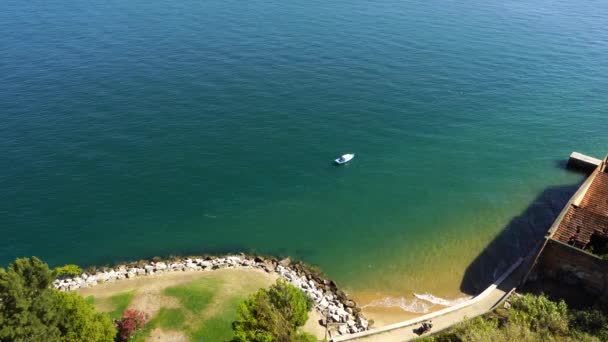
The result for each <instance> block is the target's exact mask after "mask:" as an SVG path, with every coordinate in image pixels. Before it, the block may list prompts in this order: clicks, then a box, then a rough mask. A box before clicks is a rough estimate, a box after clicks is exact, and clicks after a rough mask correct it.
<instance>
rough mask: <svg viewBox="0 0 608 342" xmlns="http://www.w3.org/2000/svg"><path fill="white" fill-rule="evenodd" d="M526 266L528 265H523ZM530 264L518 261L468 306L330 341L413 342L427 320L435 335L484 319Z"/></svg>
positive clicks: (457, 306)
mask: <svg viewBox="0 0 608 342" xmlns="http://www.w3.org/2000/svg"><path fill="white" fill-rule="evenodd" d="M524 264H526V265H524ZM527 264H528V263H527V262H525V263H524V262H523V259H519V260H518V262H517V263H515V264H514V265H513V266H511V268H510V269H509V270H507V271H506V272H505V274H503V275H502V276H501V277H500V278H499V279H497V281H496V282H495V283H494V284H492V285H491V286H490V287H488V288H487V289H486V290H485V291H483V292H482V293H481V294H479V295H477V296H476V297H474V298H472V299H470V300H468V301H467V302H464V303H461V304H459V305H455V306H452V307H448V308H445V309H443V310H439V311H436V312H432V313H430V314H427V315H424V316H421V317H417V318H415V319H412V320H409V321H405V322H400V323H395V324H391V325H387V326H385V327H380V328H376V329H371V330H367V331H364V332H361V333H356V334H351V335H345V336H337V337H334V338H333V339H332V340H331V341H334V342H340V341H357V342H402V341H410V340H413V339H415V338H417V337H419V336H418V335H417V334H415V333H414V331H413V330H414V329H416V328H418V327H419V326H420V323H421V322H422V321H425V320H429V319H430V320H432V321H433V329H432V332H433V333H435V332H438V331H441V330H444V329H446V328H449V327H450V326H452V325H454V324H457V323H460V322H463V321H465V320H467V319H470V318H473V317H476V316H480V315H483V314H485V313H487V312H489V311H492V310H493V309H494V307H495V306H496V305H497V304H499V303H500V302H501V301H502V300H503V299H506V297H507V295H509V294H510V293H511V292H512V290H513V289H514V288H515V287H516V286H517V285H518V284H519V281H520V280H521V279H522V277H523V275H524V274H525V272H526V270H527V268H526V266H528V265H527Z"/></svg>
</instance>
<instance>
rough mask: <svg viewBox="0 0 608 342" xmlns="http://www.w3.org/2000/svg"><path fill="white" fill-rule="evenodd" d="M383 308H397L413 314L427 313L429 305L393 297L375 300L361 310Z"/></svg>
mask: <svg viewBox="0 0 608 342" xmlns="http://www.w3.org/2000/svg"><path fill="white" fill-rule="evenodd" d="M370 306H374V307H383V308H393V307H398V308H401V310H403V311H407V312H413V313H427V312H429V305H428V304H426V303H423V302H420V301H418V300H417V299H416V298H414V299H413V300H411V301H408V300H407V299H405V298H403V297H399V298H394V297H386V298H382V299H376V300H374V301H372V302H370V303H368V304H366V305H363V308H366V307H370Z"/></svg>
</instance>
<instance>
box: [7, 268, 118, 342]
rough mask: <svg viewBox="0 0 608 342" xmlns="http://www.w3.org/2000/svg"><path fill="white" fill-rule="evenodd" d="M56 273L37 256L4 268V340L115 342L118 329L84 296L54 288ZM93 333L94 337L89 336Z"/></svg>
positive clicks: (17, 341)
mask: <svg viewBox="0 0 608 342" xmlns="http://www.w3.org/2000/svg"><path fill="white" fill-rule="evenodd" d="M52 282H53V273H52V272H51V271H50V270H49V268H48V266H47V264H45V263H44V262H42V261H41V260H40V259H38V258H36V257H32V258H29V259H28V258H22V259H17V260H15V262H13V263H12V264H10V265H9V267H8V270H4V269H2V268H0V341H3V342H7V341H14V342H21V341H24V342H25V341H28V342H30V341H70V342H72V341H85V340H86V341H108V342H109V341H112V340H113V339H114V336H115V335H116V330H115V329H114V327H113V326H112V323H111V322H110V320H109V318H107V316H105V315H104V314H99V313H96V312H95V311H94V309H93V307H92V306H90V305H88V304H86V303H85V301H84V299H83V298H81V297H79V296H78V295H76V294H73V293H69V294H68V293H61V292H60V291H58V290H56V289H53V288H51V283H52ZM89 334H90V336H88V335H89Z"/></svg>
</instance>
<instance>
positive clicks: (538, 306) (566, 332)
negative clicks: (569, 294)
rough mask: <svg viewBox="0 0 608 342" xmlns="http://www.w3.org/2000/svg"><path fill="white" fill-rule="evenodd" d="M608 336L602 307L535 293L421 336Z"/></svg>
mask: <svg viewBox="0 0 608 342" xmlns="http://www.w3.org/2000/svg"><path fill="white" fill-rule="evenodd" d="M607 340H608V316H607V315H606V314H604V313H603V312H602V311H601V310H599V309H597V308H591V309H588V310H574V309H571V308H568V306H567V305H566V303H565V302H563V301H552V300H550V299H549V298H547V297H546V296H544V295H538V296H537V295H532V294H526V295H523V296H516V297H514V298H513V299H512V301H511V302H510V307H509V308H508V309H504V308H502V309H497V310H496V311H494V312H492V313H490V314H488V315H485V316H482V317H477V318H474V319H472V320H469V321H466V322H464V323H461V324H458V325H456V326H454V327H453V328H451V329H448V330H447V331H445V332H441V333H439V334H437V335H433V336H429V337H425V338H422V339H420V341H424V342H464V341H467V342H482V341H483V342H485V341H504V342H507V341H509V342H510V341H529V342H536V341H572V342H574V341H587V342H596V341H597V342H599V341H607Z"/></svg>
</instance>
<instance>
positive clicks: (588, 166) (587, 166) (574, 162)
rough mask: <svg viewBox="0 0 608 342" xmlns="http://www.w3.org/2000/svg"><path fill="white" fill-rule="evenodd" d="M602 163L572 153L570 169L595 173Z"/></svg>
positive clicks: (595, 159)
mask: <svg viewBox="0 0 608 342" xmlns="http://www.w3.org/2000/svg"><path fill="white" fill-rule="evenodd" d="M601 162H602V161H601V160H599V159H597V158H593V157H590V156H587V155H584V154H582V153H579V152H572V153H571V154H570V158H568V164H567V165H568V168H571V169H575V170H580V171H584V172H589V173H591V172H593V170H595V168H596V167H598V166H599V165H600V163H601Z"/></svg>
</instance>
